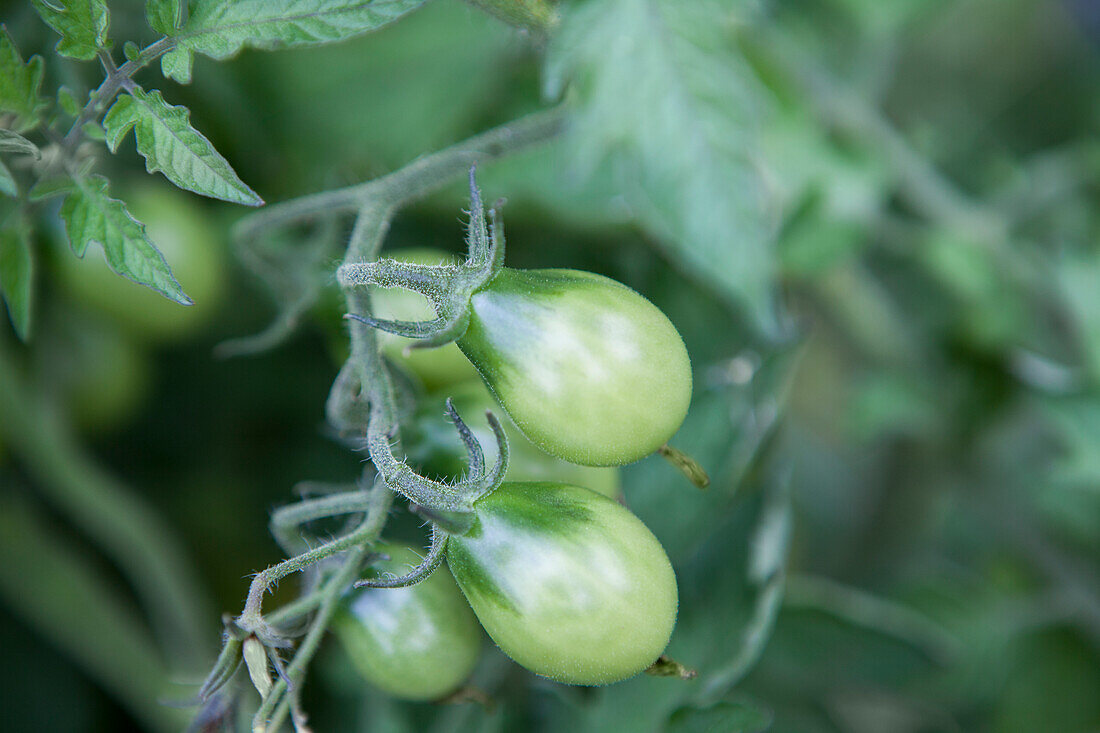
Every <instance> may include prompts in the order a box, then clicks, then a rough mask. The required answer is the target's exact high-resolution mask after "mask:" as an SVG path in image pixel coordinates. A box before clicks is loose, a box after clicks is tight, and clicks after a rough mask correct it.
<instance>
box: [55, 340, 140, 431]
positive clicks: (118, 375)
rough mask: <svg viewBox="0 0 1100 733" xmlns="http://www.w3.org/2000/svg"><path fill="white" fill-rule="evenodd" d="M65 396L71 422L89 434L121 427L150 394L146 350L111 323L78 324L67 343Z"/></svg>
mask: <svg viewBox="0 0 1100 733" xmlns="http://www.w3.org/2000/svg"><path fill="white" fill-rule="evenodd" d="M69 343H70V346H71V351H70V354H69V358H70V361H69V362H68V363H67V366H68V367H69V369H70V371H69V374H68V375H67V377H66V382H67V383H66V396H67V398H68V403H69V408H70V410H71V413H72V416H73V421H74V422H75V423H76V425H77V426H79V427H80V428H81V429H83V430H85V431H88V432H93V431H95V432H99V431H103V430H108V429H110V428H114V427H117V426H119V425H122V424H124V423H125V422H126V421H127V420H129V419H130V418H131V417H133V416H134V414H135V413H137V412H138V410H139V409H140V408H141V406H142V404H143V403H144V401H145V398H146V396H147V395H148V392H149V385H150V382H151V375H152V368H151V366H150V363H149V357H148V355H147V354H146V353H145V351H144V350H143V349H142V348H141V347H140V346H138V345H137V344H135V343H134V342H133V341H132V340H131V339H130V338H127V336H126V334H124V333H122V332H121V331H120V330H119V329H118V328H117V327H116V326H115V325H114V324H112V323H98V322H96V323H93V322H92V321H91V320H90V319H87V320H85V321H83V322H82V326H81V328H80V329H79V330H75V329H74V333H73V334H72V336H71V340H70V342H69Z"/></svg>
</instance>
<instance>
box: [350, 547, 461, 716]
mask: <svg viewBox="0 0 1100 733" xmlns="http://www.w3.org/2000/svg"><path fill="white" fill-rule="evenodd" d="M374 549H375V550H376V551H378V552H381V553H385V554H387V555H389V559H388V560H383V561H381V562H379V563H376V564H375V565H374V566H373V567H372V568H371V573H370V574H371V576H372V577H378V575H379V574H380V573H393V574H395V575H404V574H405V573H407V572H409V571H410V570H412V568H414V567H415V566H416V565H418V564H419V563H420V560H421V558H420V555H418V554H417V553H416V552H414V551H413V550H412V549H411V548H409V547H406V546H404V545H394V544H379V545H376V546H375V547H374ZM332 629H333V631H334V632H335V634H336V636H337V638H338V639H339V640H340V642H341V643H342V645H343V647H344V649H345V651H347V653H348V656H349V657H350V658H351V660H352V662H353V663H354V664H355V666H356V668H357V669H358V670H359V672H360V674H362V675H363V677H364V678H365V679H366V680H367V681H368V682H370V683H372V684H374V685H376V686H377V687H379V688H381V689H382V690H384V691H385V692H387V693H389V694H390V695H393V696H394V697H400V698H403V699H406V700H434V699H437V698H440V697H442V696H444V695H446V694H447V693H449V692H451V691H453V690H454V689H455V688H456V687H458V686H459V685H460V684H462V682H463V681H464V680H465V679H466V678H467V677H469V675H470V672H472V671H473V669H474V665H475V664H476V663H477V658H478V656H479V655H480V653H481V639H482V636H481V633H480V632H479V631H478V628H477V620H476V619H475V618H474V615H473V614H472V613H471V612H470V607H469V606H468V605H467V604H466V601H465V600H463V598H462V593H460V592H459V590H458V587H457V586H455V582H454V579H453V578H452V577H451V574H450V573H449V572H447V568H446V566H441V567H439V568H437V569H436V570H435V572H433V573H432V574H431V575H430V576H428V578H427V579H425V580H423V581H421V582H420V583H417V584H416V585H414V586H410V587H408V588H357V589H354V590H352V591H351V592H350V593H349V594H348V595H347V596H346V597H345V598H344V599H343V601H342V603H341V605H340V607H339V609H338V610H337V613H336V614H335V615H334V616H333V623H332Z"/></svg>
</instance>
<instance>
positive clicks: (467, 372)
mask: <svg viewBox="0 0 1100 733" xmlns="http://www.w3.org/2000/svg"><path fill="white" fill-rule="evenodd" d="M386 256H387V257H391V258H393V259H395V260H397V261H398V262H410V263H412V264H416V265H438V264H442V263H447V264H454V263H455V262H456V261H457V257H456V256H455V255H453V254H450V253H449V252H443V251H442V250H438V249H430V248H427V247H425V248H410V249H399V250H395V251H393V252H387V253H386ZM371 292H372V300H371V305H372V307H373V310H374V313H375V315H376V316H377V317H378V318H385V319H392V320H401V321H428V320H431V319H433V318H435V311H434V310H433V309H432V306H431V305H430V304H429V303H428V300H427V298H425V297H424V296H423V295H421V294H419V293H414V292H413V291H411V290H404V289H402V288H373V289H372V291H371ZM376 333H377V334H378V343H379V346H380V347H381V349H382V353H383V354H384V355H385V356H386V357H387V358H389V359H390V360H391V361H393V362H395V363H397V364H400V365H402V366H404V367H405V368H407V369H408V370H409V371H411V372H412V373H413V374H415V375H417V376H418V377H420V379H421V381H423V382H424V386H425V387H427V388H428V389H436V388H439V387H442V386H444V385H448V384H457V383H459V382H464V381H469V380H471V379H477V370H475V369H474V367H473V365H471V364H470V362H469V361H468V360H467V359H466V357H465V356H463V355H462V352H461V351H459V349H458V347H457V346H456V345H455V344H453V343H451V344H444V345H443V346H438V347H436V348H431V349H412V350H411V351H409V353H408V354H406V353H405V349H406V348H407V347H408V346H410V345H411V344H413V343H415V341H414V340H413V339H408V338H405V337H403V336H397V335H396V334H392V333H388V332H386V331H381V330H380V331H376Z"/></svg>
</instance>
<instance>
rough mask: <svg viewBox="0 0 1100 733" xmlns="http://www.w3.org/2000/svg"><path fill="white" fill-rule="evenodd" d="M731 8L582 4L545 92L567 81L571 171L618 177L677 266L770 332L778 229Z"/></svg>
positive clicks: (564, 33)
mask: <svg viewBox="0 0 1100 733" xmlns="http://www.w3.org/2000/svg"><path fill="white" fill-rule="evenodd" d="M733 7H736V4H734V3H731V2H728V1H727V0H706V1H705V2H697V3H679V2H675V0H646V1H644V2H639V1H638V0H609V1H607V2H588V3H586V4H583V5H581V6H579V7H578V8H577V9H576V10H575V11H574V12H573V13H571V14H569V15H568V16H567V17H566V19H565V21H564V23H563V26H562V29H561V31H560V33H559V35H558V37H557V38H556V39H555V41H554V42H553V43H552V45H551V48H550V52H549V56H548V61H547V69H546V71H547V93H548V95H549V96H552V97H558V96H560V94H561V92H562V90H563V88H564V87H565V86H566V84H567V83H569V82H573V83H574V85H575V86H576V91H577V93H578V96H579V101H580V105H579V107H578V109H577V112H576V114H575V118H574V119H573V121H572V126H571V127H572V129H571V135H570V141H571V145H570V147H571V149H572V157H573V162H574V167H575V168H576V169H577V170H578V171H579V172H580V173H581V174H582V176H583V177H585V178H591V177H592V176H593V175H595V174H596V173H597V171H598V168H599V167H600V166H601V164H602V165H604V166H607V167H609V168H610V169H611V170H612V171H613V173H614V179H615V182H616V185H617V186H618V187H619V188H620V190H621V191H622V192H623V193H624V194H625V198H626V201H627V203H628V204H629V206H630V207H631V209H632V211H633V213H634V216H635V217H637V219H638V220H639V221H640V222H641V223H642V224H643V225H644V226H645V227H646V228H647V229H648V230H649V231H650V232H651V233H652V234H653V235H655V236H656V237H657V238H658V239H659V240H660V241H662V242H663V243H664V244H665V246H666V247H667V249H668V251H669V252H670V253H671V254H672V255H673V257H674V259H676V260H677V261H678V262H679V263H680V264H681V265H682V266H683V267H685V268H686V269H687V270H688V271H689V272H691V273H693V274H694V275H695V276H697V277H699V278H700V279H702V280H703V281H705V282H708V283H710V284H711V285H712V286H714V287H715V288H717V289H718V291H719V292H720V293H721V294H722V295H724V296H726V298H727V299H728V300H730V301H732V302H734V303H737V304H739V305H741V306H744V307H747V308H748V309H749V310H750V311H751V313H752V314H753V315H754V316H755V317H756V320H757V322H758V324H760V325H761V326H762V327H766V328H768V329H769V330H771V329H773V328H774V325H773V321H774V315H773V313H772V298H771V280H772V274H773V270H774V262H773V253H772V251H771V244H772V239H773V235H774V232H773V228H774V227H773V225H772V223H771V221H770V220H769V216H768V213H767V211H766V207H765V199H764V196H763V188H764V186H763V183H762V181H761V177H760V175H759V173H758V171H757V168H756V165H755V163H754V160H753V157H752V151H753V150H754V149H755V148H756V147H757V146H756V142H755V122H754V110H756V109H757V108H759V107H760V105H761V102H760V98H761V95H760V94H759V92H758V88H757V82H756V79H755V76H754V75H753V73H752V71H751V70H750V68H749V67H748V65H747V63H746V62H745V61H744V59H742V58H741V57H740V55H739V54H738V53H737V52H736V51H735V50H734V48H733V42H732V37H733V29H734V23H735V20H738V19H737V18H735V16H734V13H733V12H732V11H731V8H733Z"/></svg>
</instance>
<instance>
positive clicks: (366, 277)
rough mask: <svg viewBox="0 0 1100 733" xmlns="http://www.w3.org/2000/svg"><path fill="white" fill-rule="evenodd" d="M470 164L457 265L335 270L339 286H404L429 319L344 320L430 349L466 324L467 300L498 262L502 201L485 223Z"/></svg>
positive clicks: (390, 263) (387, 262) (383, 261)
mask: <svg viewBox="0 0 1100 733" xmlns="http://www.w3.org/2000/svg"><path fill="white" fill-rule="evenodd" d="M474 171H475V169H474V168H473V167H471V168H470V222H469V224H468V227H467V234H466V243H467V247H468V254H467V257H466V261H465V262H464V263H462V264H459V265H450V264H438V265H422V264H416V263H412V262H400V261H398V260H393V259H387V258H380V259H378V260H375V261H373V262H367V263H361V264H347V265H342V266H341V267H340V268H339V269H338V270H337V271H336V279H337V281H338V282H339V283H340V287H342V288H349V287H355V286H365V285H376V286H379V287H383V288H404V289H406V290H411V291H413V292H415V293H419V294H420V295H423V296H424V297H425V298H427V299H428V302H429V303H431V305H432V308H433V309H434V310H435V312H436V317H435V318H434V319H432V320H429V321H402V320H393V319H386V318H375V317H374V316H369V315H360V314H357V313H348V314H347V315H346V316H345V318H350V319H353V320H356V321H360V322H362V323H366V324H367V325H369V326H372V327H374V328H377V329H379V330H382V331H386V332H387V333H392V334H396V335H398V336H404V337H405V338H410V339H415V341H413V343H412V344H411V345H410V346H409V348H410V349H413V348H431V347H434V346H442V345H443V344H447V343H450V342H452V341H455V340H456V339H458V338H460V337H461V336H462V334H464V333H465V332H466V328H467V327H468V326H469V323H470V298H471V297H473V294H474V293H475V292H477V291H478V290H480V289H481V288H482V287H484V286H485V284H486V283H488V282H489V281H490V280H492V279H493V277H495V276H496V274H497V273H498V272H500V269H501V268H502V267H503V266H504V224H503V218H502V216H501V213H500V207H501V205H502V203H503V202H498V203H497V204H495V205H494V206H493V207H492V208H491V209H490V211H489V223H488V225H487V224H486V217H485V208H484V206H483V205H482V202H481V191H480V190H479V189H478V187H477V183H476V181H475V180H474Z"/></svg>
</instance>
